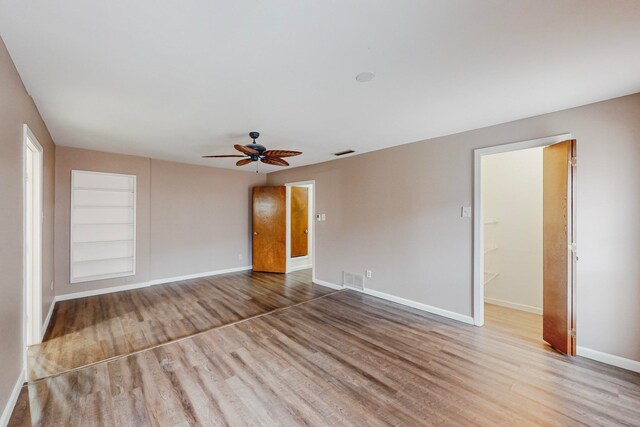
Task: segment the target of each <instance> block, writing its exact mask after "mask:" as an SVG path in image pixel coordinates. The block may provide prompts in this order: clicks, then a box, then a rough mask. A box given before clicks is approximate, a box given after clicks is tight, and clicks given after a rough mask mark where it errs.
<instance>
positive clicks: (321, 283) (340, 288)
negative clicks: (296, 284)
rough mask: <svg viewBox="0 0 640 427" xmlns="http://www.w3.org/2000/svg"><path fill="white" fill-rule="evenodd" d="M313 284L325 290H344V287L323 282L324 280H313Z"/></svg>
mask: <svg viewBox="0 0 640 427" xmlns="http://www.w3.org/2000/svg"><path fill="white" fill-rule="evenodd" d="M313 283H315V284H316V285H320V286H326V287H327V288H331V289H336V290H342V289H344V286H342V285H336V284H334V283H331V282H325V281H324V280H320V279H313Z"/></svg>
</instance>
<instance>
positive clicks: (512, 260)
mask: <svg viewBox="0 0 640 427" xmlns="http://www.w3.org/2000/svg"><path fill="white" fill-rule="evenodd" d="M482 205H483V206H482V211H483V214H484V219H485V222H486V223H485V225H484V246H485V254H484V267H485V273H486V272H492V273H496V274H497V276H495V277H494V278H493V279H491V280H490V281H489V282H488V283H487V284H486V285H485V287H484V296H485V301H488V302H493V303H497V304H508V305H510V304H515V305H511V306H512V307H519V308H522V309H525V310H532V311H539V312H541V311H542V148H541V147H538V148H531V149H528V150H518V151H510V152H507V153H499V154H492V155H490V156H483V157H482Z"/></svg>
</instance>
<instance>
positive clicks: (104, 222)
mask: <svg viewBox="0 0 640 427" xmlns="http://www.w3.org/2000/svg"><path fill="white" fill-rule="evenodd" d="M135 231H136V177H135V176H134V175H123V174H113V173H102V172H91V171H79V170H74V171H72V172H71V260H70V276H71V277H70V282H71V283H79V282H88V281H93V280H102V279H108V278H113V277H123V276H132V275H134V274H135V271H136V268H135V267H136V258H135V254H136V232H135Z"/></svg>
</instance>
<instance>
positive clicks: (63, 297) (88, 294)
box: [55, 265, 252, 301]
mask: <svg viewBox="0 0 640 427" xmlns="http://www.w3.org/2000/svg"><path fill="white" fill-rule="evenodd" d="M251 269H252V266H250V265H245V266H242V267H234V268H227V269H223V270H214V271H206V272H203V273H195V274H188V275H185V276H176V277H167V278H165V279H156V280H150V281H148V282H141V283H132V284H130V285H121V286H112V287H110V288H103V289H95V290H92V291H84V292H74V293H70V294H62V295H57V296H56V299H55V301H67V300H71V299H77V298H86V297H92V296H97V295H104V294H111V293H114V292H122V291H130V290H133V289H140V288H147V287H149V286H156V285H162V284H165V283H173V282H180V281H182V280H190V279H199V278H201V277H208V276H217V275H220V274H228V273H237V272H239V271H247V270H251Z"/></svg>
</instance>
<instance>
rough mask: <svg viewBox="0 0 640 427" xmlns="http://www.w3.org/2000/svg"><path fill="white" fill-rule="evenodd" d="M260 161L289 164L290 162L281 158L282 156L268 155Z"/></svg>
mask: <svg viewBox="0 0 640 427" xmlns="http://www.w3.org/2000/svg"><path fill="white" fill-rule="evenodd" d="M260 161H261V162H262V163H266V164H269V165H276V166H289V163H288V162H287V161H286V160H284V159H281V158H280V157H269V156H266V157H263V158H261V159H260Z"/></svg>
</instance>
